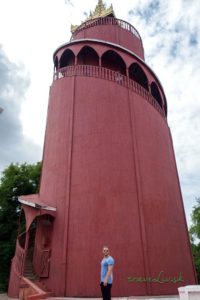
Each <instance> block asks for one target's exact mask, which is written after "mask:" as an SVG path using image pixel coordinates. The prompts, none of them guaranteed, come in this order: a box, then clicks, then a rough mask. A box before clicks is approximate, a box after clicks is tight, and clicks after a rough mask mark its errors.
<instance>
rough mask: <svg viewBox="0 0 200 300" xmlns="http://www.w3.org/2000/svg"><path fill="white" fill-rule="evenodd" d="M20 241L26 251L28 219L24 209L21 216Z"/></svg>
mask: <svg viewBox="0 0 200 300" xmlns="http://www.w3.org/2000/svg"><path fill="white" fill-rule="evenodd" d="M18 241H19V244H20V246H21V247H22V248H23V249H24V248H25V243H26V217H25V213H24V210H23V208H21V211H20V215H19V228H18Z"/></svg>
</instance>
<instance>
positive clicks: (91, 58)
mask: <svg viewBox="0 0 200 300" xmlns="http://www.w3.org/2000/svg"><path fill="white" fill-rule="evenodd" d="M77 64H78V65H92V66H98V65H99V56H98V54H97V53H96V51H95V50H94V49H93V48H91V47H88V46H85V47H83V48H82V49H81V51H80V52H79V54H78V58H77Z"/></svg>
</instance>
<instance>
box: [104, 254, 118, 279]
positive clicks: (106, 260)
mask: <svg viewBox="0 0 200 300" xmlns="http://www.w3.org/2000/svg"><path fill="white" fill-rule="evenodd" d="M114 263H115V262H114V259H113V258H112V257H111V256H108V257H107V258H105V257H104V258H103V259H102V261H101V282H104V280H105V277H106V274H107V272H108V266H113V265H114ZM112 282H113V274H112V273H111V275H110V277H109V278H108V283H110V284H112Z"/></svg>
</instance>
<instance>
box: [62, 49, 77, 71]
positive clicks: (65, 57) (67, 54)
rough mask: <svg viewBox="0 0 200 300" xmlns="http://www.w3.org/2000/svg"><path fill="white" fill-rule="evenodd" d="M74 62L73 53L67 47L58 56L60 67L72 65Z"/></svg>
mask: <svg viewBox="0 0 200 300" xmlns="http://www.w3.org/2000/svg"><path fill="white" fill-rule="evenodd" d="M74 64H75V55H74V53H73V52H72V51H71V50H69V49H67V50H65V51H64V52H63V54H62V56H61V58H60V68H64V67H68V66H73V65H74Z"/></svg>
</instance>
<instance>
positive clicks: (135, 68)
mask: <svg viewBox="0 0 200 300" xmlns="http://www.w3.org/2000/svg"><path fill="white" fill-rule="evenodd" d="M128 71H129V78H130V79H132V80H134V81H136V82H137V83H138V84H140V85H141V86H142V87H143V88H145V89H146V90H147V91H148V90H149V89H148V79H147V76H146V74H145V73H144V71H143V70H142V68H141V67H140V66H139V65H138V64H137V63H133V64H132V65H130V67H129V70H128Z"/></svg>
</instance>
